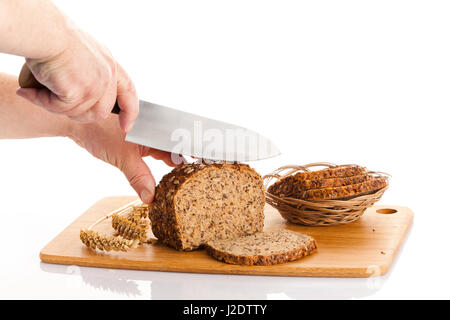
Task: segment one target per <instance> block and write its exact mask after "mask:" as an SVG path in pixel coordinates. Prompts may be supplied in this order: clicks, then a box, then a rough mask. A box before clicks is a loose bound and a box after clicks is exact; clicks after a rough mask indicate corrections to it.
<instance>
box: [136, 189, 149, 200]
mask: <svg viewBox="0 0 450 320" xmlns="http://www.w3.org/2000/svg"><path fill="white" fill-rule="evenodd" d="M139 196H140V197H141V200H142V202H144V203H150V201H151V200H152V193H151V192H150V190H147V189H144V190H142V191H141V193H140V195H139Z"/></svg>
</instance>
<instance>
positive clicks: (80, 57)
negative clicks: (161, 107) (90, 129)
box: [17, 27, 139, 132]
mask: <svg viewBox="0 0 450 320" xmlns="http://www.w3.org/2000/svg"><path fill="white" fill-rule="evenodd" d="M68 30H69V31H68V32H67V37H68V39H66V41H64V42H65V43H67V45H66V46H65V48H64V49H63V50H62V51H60V52H58V53H57V54H54V55H52V56H50V57H47V58H44V59H26V64H27V66H28V68H29V69H30V71H31V72H32V74H33V75H34V77H35V78H36V80H37V81H38V82H39V83H41V84H42V85H43V86H45V88H39V89H37V88H21V89H19V90H17V94H18V95H20V96H21V97H23V98H25V99H27V100H28V101H30V102H31V103H33V104H36V105H38V106H41V107H43V108H45V109H46V110H48V111H50V112H52V113H56V114H63V115H66V116H67V117H69V118H70V119H72V120H76V121H79V122H95V121H99V120H101V119H105V118H107V117H108V116H109V114H110V112H111V109H112V108H113V106H114V103H115V101H116V98H117V101H118V103H119V106H120V109H121V111H120V115H119V123H120V127H121V129H122V130H123V131H125V132H127V131H129V130H130V129H131V127H132V124H133V123H134V121H135V120H136V117H137V114H138V112H139V103H138V98H137V94H136V90H135V88H134V85H133V83H132V81H131V80H130V78H129V77H128V75H127V74H126V72H125V71H124V70H123V68H122V67H121V66H120V65H119V64H117V63H116V61H115V60H114V58H113V57H112V56H111V54H110V52H109V51H108V50H107V49H106V48H105V47H103V46H102V45H100V44H99V43H97V42H96V41H95V40H94V39H93V38H92V37H90V36H89V35H88V34H87V33H85V32H83V31H81V30H79V29H75V28H73V27H72V28H68Z"/></svg>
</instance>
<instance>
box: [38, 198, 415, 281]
mask: <svg viewBox="0 0 450 320" xmlns="http://www.w3.org/2000/svg"><path fill="white" fill-rule="evenodd" d="M133 200H136V198H135V197H110V198H105V199H102V200H100V201H99V202H97V203H96V204H95V205H94V206H92V207H91V208H90V209H89V210H88V211H86V212H85V213H84V214H83V215H81V216H80V217H79V218H78V219H76V220H75V221H74V222H73V223H72V224H71V225H70V226H68V227H67V228H66V229H65V230H64V231H63V232H61V233H60V234H59V235H58V236H56V237H55V238H54V239H53V240H52V241H51V242H50V243H49V244H48V245H47V246H45V248H43V249H42V251H41V253H40V257H41V260H42V261H43V262H47V263H56V264H68V265H79V266H91V267H104V268H119V269H137V270H157V271H176V272H195V273H224V274H248V275H280V276H314V277H370V276H377V275H383V274H385V273H386V272H387V271H388V270H389V267H390V266H391V264H392V261H393V259H394V257H395V254H396V253H397V251H398V249H399V247H400V245H401V243H402V241H403V238H404V236H405V234H406V233H407V231H408V228H409V226H410V225H411V223H412V220H413V213H412V211H411V210H410V209H408V208H406V207H399V206H374V207H372V208H369V209H368V210H367V211H366V212H365V213H364V215H363V216H362V217H361V218H360V219H359V220H358V221H355V222H353V223H350V224H346V225H341V226H335V227H304V226H298V225H295V224H291V223H289V222H286V221H285V220H284V219H283V218H281V216H280V215H279V213H278V212H277V211H276V210H275V209H273V208H272V207H270V206H268V205H266V208H265V214H266V218H265V224H264V225H265V227H264V230H270V229H276V228H286V229H289V230H293V231H298V232H302V233H305V234H308V235H310V236H312V237H314V238H315V239H316V240H317V243H318V248H319V250H318V252H317V253H315V254H313V255H311V256H309V257H306V258H303V259H300V260H297V261H294V262H289V263H284V264H279V265H274V266H239V265H230V264H226V263H223V262H219V261H216V260H214V259H213V258H211V257H210V256H208V255H207V254H206V252H205V251H204V250H198V251H193V252H179V251H176V250H174V249H171V248H168V247H166V246H164V245H161V244H158V243H156V244H152V245H144V246H140V247H139V248H137V249H133V250H130V251H129V252H108V253H104V252H95V251H93V250H91V249H88V248H87V247H85V246H84V245H83V244H82V243H81V242H80V240H79V233H80V229H82V228H86V227H88V226H89V225H90V224H92V223H93V222H94V221H96V220H97V219H99V218H100V217H102V216H104V215H106V214H108V213H110V212H112V211H114V210H115V209H117V208H119V207H121V206H123V205H125V204H127V203H129V202H131V201H133ZM110 223H111V222H110V220H107V221H105V222H104V223H102V224H100V225H98V226H96V227H95V228H94V229H95V230H96V231H99V232H102V233H107V234H112V228H111V225H110Z"/></svg>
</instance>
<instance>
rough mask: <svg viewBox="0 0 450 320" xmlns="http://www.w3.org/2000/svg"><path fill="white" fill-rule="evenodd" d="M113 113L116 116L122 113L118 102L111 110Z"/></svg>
mask: <svg viewBox="0 0 450 320" xmlns="http://www.w3.org/2000/svg"><path fill="white" fill-rule="evenodd" d="M111 113H114V114H119V113H120V107H119V103H118V102H117V100H116V103H115V104H114V107H113V108H112V110H111Z"/></svg>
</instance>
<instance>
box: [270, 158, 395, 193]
mask: <svg viewBox="0 0 450 320" xmlns="http://www.w3.org/2000/svg"><path fill="white" fill-rule="evenodd" d="M386 186H387V179H386V178H385V177H381V176H376V175H374V174H372V173H370V172H368V171H367V169H366V168H364V167H362V166H358V165H344V166H336V167H331V168H327V169H323V170H317V171H308V172H299V173H296V174H294V175H289V176H286V177H283V178H281V179H280V180H279V181H277V182H276V183H274V184H273V185H271V186H270V187H269V189H268V192H269V193H270V194H272V195H275V196H279V197H290V198H296V199H302V200H337V199H349V198H352V197H356V196H361V195H366V194H370V193H373V192H375V191H377V190H380V189H382V188H384V187H386Z"/></svg>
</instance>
